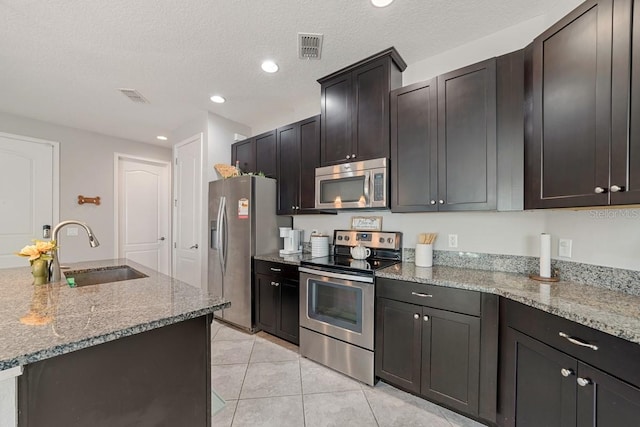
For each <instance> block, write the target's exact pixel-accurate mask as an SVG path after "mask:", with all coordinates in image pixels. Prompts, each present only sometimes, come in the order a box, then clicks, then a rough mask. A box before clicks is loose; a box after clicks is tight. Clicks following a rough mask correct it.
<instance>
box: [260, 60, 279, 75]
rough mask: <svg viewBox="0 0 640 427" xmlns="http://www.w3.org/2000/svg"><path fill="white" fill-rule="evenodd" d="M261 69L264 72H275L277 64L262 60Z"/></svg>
mask: <svg viewBox="0 0 640 427" xmlns="http://www.w3.org/2000/svg"><path fill="white" fill-rule="evenodd" d="M262 70H263V71H264V72H265V73H275V72H276V71H278V64H276V63H275V62H273V61H264V62H263V63H262Z"/></svg>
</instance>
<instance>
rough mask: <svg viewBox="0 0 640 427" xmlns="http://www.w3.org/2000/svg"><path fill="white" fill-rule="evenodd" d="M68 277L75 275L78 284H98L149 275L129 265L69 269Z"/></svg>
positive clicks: (66, 276) (66, 273)
mask: <svg viewBox="0 0 640 427" xmlns="http://www.w3.org/2000/svg"><path fill="white" fill-rule="evenodd" d="M64 276H65V278H66V279H69V278H71V277H73V279H74V280H75V285H76V286H87V285H98V284H100V283H110V282H120V281H123V280H132V279H141V278H143V277H149V276H147V275H146V274H144V273H140V272H139V271H138V270H135V269H133V268H131V267H129V266H128V265H118V266H114V267H100V268H92V269H88V270H69V271H65V272H64Z"/></svg>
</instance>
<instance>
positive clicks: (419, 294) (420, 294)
mask: <svg viewBox="0 0 640 427" xmlns="http://www.w3.org/2000/svg"><path fill="white" fill-rule="evenodd" d="M411 295H415V296H417V297H420V298H433V295H431V294H423V293H420V292H411Z"/></svg>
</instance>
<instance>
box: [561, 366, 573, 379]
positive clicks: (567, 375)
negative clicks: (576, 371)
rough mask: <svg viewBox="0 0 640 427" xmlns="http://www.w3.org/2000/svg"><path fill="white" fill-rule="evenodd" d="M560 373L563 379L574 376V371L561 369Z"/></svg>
mask: <svg viewBox="0 0 640 427" xmlns="http://www.w3.org/2000/svg"><path fill="white" fill-rule="evenodd" d="M560 373H561V374H562V376H563V377H569V376H571V375H573V369H567V368H562V369H560Z"/></svg>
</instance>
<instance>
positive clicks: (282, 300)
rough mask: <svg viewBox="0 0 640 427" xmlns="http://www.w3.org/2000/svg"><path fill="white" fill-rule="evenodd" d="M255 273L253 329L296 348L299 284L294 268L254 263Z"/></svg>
mask: <svg viewBox="0 0 640 427" xmlns="http://www.w3.org/2000/svg"><path fill="white" fill-rule="evenodd" d="M254 271H255V274H254V290H255V318H256V325H257V326H258V327H259V328H260V329H262V330H263V331H265V332H268V333H270V334H272V335H275V336H277V337H280V338H282V339H284V340H287V341H289V342H292V343H294V344H298V343H299V339H300V338H299V327H300V319H299V306H300V300H299V294H300V281H299V279H298V269H297V267H296V266H293V265H288V264H280V263H273V262H266V261H259V260H256V261H255V263H254Z"/></svg>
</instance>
